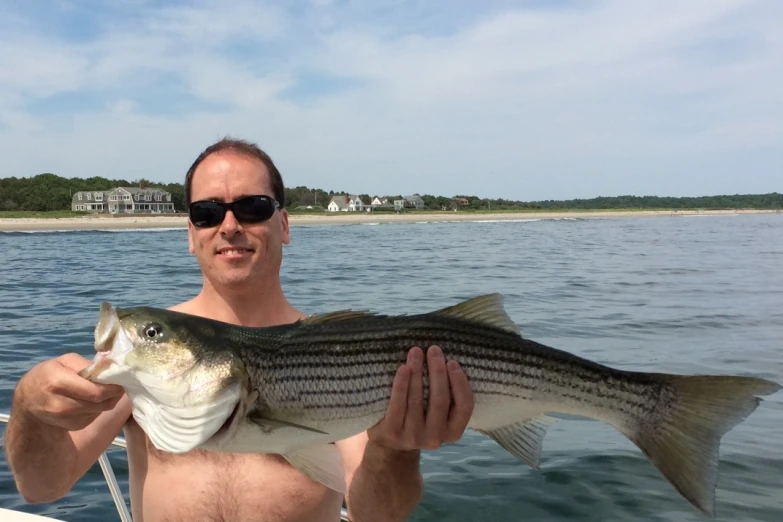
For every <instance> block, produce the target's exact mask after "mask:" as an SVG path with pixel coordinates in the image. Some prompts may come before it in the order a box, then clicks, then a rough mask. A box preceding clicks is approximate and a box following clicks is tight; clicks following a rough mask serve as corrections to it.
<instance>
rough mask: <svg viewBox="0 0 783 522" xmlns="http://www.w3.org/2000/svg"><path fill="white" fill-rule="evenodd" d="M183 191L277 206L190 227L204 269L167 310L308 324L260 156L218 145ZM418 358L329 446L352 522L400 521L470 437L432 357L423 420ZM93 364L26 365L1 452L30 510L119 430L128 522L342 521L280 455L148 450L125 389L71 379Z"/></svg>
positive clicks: (331, 498)
mask: <svg viewBox="0 0 783 522" xmlns="http://www.w3.org/2000/svg"><path fill="white" fill-rule="evenodd" d="M185 192H186V196H185V197H186V203H187V204H189V203H190V202H192V201H203V200H215V201H224V202H232V201H236V200H238V199H240V198H242V197H244V196H250V195H267V196H271V197H272V198H274V200H276V201H277V202H279V203H280V206H279V208H277V209H274V208H272V209H271V211H270V212H269V214H271V215H270V216H269V217H268V219H266V220H265V221H262V222H251V221H252V219H248V217H247V216H245V215H244V213H245V212H246V211H247V206H246V207H245V209H244V211H245V212H243V209H239V210H237V211H236V212H237V213H239V214H240V216H239V217H238V216H237V215H236V213H235V212H234V211H227V212H226V213H225V217H224V219H223V220H222V221H220V222H215V223H201V225H206V226H202V227H200V228H197V227H195V226H194V224H193V222H192V220H190V221H189V222H188V237H189V250H190V252H191V253H192V254H194V255H195V256H196V259H197V260H198V263H199V265H200V266H201V270H202V272H203V276H204V282H203V287H202V289H201V292H200V293H199V294H198V295H197V296H196V297H195V298H193V299H192V300H190V301H187V302H185V303H182V304H179V305H177V306H174V307H173V308H172V309H174V310H179V311H182V312H187V313H190V314H195V315H200V316H204V317H210V318H212V319H217V320H221V321H226V322H231V323H235V324H239V325H246V326H268V325H276V324H283V323H290V322H293V321H296V320H297V319H299V318H301V317H304V316H305V314H303V313H302V312H300V311H299V310H297V309H295V308H294V307H293V306H292V305H291V304H290V303H289V302H288V300H287V299H286V297H285V296H284V294H283V290H282V288H281V286H280V277H279V271H280V265H281V260H282V251H283V245H284V244H287V243H288V242H289V228H288V214H287V212H286V211H285V209H284V191H283V181H282V179H281V177H280V174H279V172H278V171H277V169H276V168H275V166H274V164H273V163H272V161H271V159H270V158H269V157H268V156H267V155H266V154H265V153H263V152H262V151H261V150H259V149H258V148H257V147H256V146H255V145H252V144H249V143H246V142H243V141H239V140H221V141H219V142H218V143H216V144H215V145H212V146H211V147H209V148H207V149H206V150H205V151H204V152H203V153H202V154H201V155H200V156H199V157H198V158H197V159H196V161H195V162H194V164H193V166H192V167H191V168H190V170H189V171H188V174H187V176H186V180H185ZM259 205H262V203H259ZM218 217H219V216H218ZM264 217H266V216H264ZM216 221H217V220H216ZM209 225H212V226H209ZM422 354H423V352H422V350H421V349H420V348H419V347H412V349H411V351H410V353H409V356H408V361H407V363H406V364H405V365H403V366H401V367H400V369H399V371H398V373H397V375H396V378H395V381H394V387H393V391H392V400H391V402H390V405H389V408H388V410H387V412H386V415H385V417H384V419H383V420H382V421H381V422H380V423H378V424H377V425H376V426H374V427H373V428H371V429H370V430H368V431H367V432H365V433H362V434H360V435H357V436H355V437H352V438H350V439H347V440H344V441H339V442H338V443H337V444H336V445H337V447H338V448H339V450H340V452H341V455H342V458H343V463H344V466H345V472H346V477H345V478H346V485H347V494H346V499H345V501H346V505H347V508H348V512H349V516H350V517H351V519H352V520H355V521H373V522H382V521H387V520H388V521H393V520H405V519H406V518H407V517H408V516H409V515H410V513H411V512H412V511H413V509H414V508H415V507H416V505H417V504H418V502H419V500H420V498H421V495H422V490H423V485H422V478H421V474H420V472H419V450H420V449H424V448H437V447H439V446H440V445H441V444H443V443H444V442H454V441H456V440H458V439H459V438H460V437H461V436H462V433H463V431H464V430H465V428H466V426H467V423H468V420H469V418H470V415H471V413H472V411H473V404H474V403H473V395H472V392H471V388H470V384H469V383H468V380H467V377H466V376H465V374H464V372H463V371H462V370H461V369H460V367H459V365H458V364H456V362H455V361H449V362H448V364H446V361H445V360H444V358H443V355H442V352H441V351H440V350H439V349H438V348H437V347H436V348H435V349H431V350H428V354H427V358H428V360H427V363H428V368H429V379H430V383H431V400H430V401H429V403H428V410H427V411H424V408H423V406H422V404H423V401H422V358H423V355H422ZM88 364H89V361H88V360H87V359H84V358H83V357H80V356H79V355H76V354H67V355H63V356H61V357H57V358H55V359H52V360H48V361H45V362H42V363H40V364H38V365H37V366H35V367H34V368H33V369H32V370H30V372H29V373H27V374H26V375H25V376H24V377H22V379H21V380H20V381H19V383H18V385H17V387H16V390H15V393H14V400H13V405H12V413H11V422H10V423H9V425H8V428H7V431H6V436H5V448H6V457H7V460H8V463H9V466H10V468H11V471H12V472H13V474H14V478H15V481H16V485H17V488H18V489H19V491H20V493H21V494H22V496H23V497H24V499H25V500H26V501H28V502H31V503H42V502H51V501H54V500H56V499H58V498H60V497H63V496H64V495H66V494H67V493H68V491H70V489H71V488H72V487H73V485H74V484H75V483H76V481H77V480H79V478H81V477H82V475H84V473H86V472H87V470H88V469H89V468H90V467H91V466H92V465H93V464H94V463H95V462H96V461H97V459H98V457H99V456H100V454H101V453H102V452H103V451H104V450H106V449H107V448H108V446H109V444H110V443H111V441H112V439H113V438H114V437H115V436H117V435H118V434H119V433H120V430H124V433H125V437H126V440H127V443H128V461H129V468H130V471H129V473H130V479H129V484H130V497H131V508H132V513H133V518H134V521H135V522H158V521H161V522H162V521H180V520H181V521H193V520H198V521H245V520H248V521H249V520H253V521H261V520H265V521H267V520H268V521H299V520H301V521H305V520H306V521H329V522H335V521H337V520H338V519H339V510H340V507H341V504H342V501H343V498H342V496H341V495H339V494H337V493H335V492H334V491H331V490H329V489H327V488H325V487H324V486H322V485H320V484H318V483H315V482H313V481H311V480H310V479H308V478H307V477H305V476H304V475H302V474H301V473H299V472H298V471H297V470H295V469H294V468H292V467H291V466H290V465H289V464H288V463H287V462H286V461H284V460H282V458H280V457H277V456H275V455H264V454H251V455H248V454H242V455H240V454H225V453H209V452H205V451H201V450H197V451H193V452H191V453H189V454H185V455H173V454H166V453H163V452H160V451H158V450H156V449H155V448H154V447H153V446H152V445H151V444H150V442H149V440H148V439H147V437H146V435H145V434H144V432H143V431H142V430H141V428H140V427H139V425H138V424H136V422H135V421H134V420H133V417H132V416H131V403H130V400H129V399H128V397H127V396H126V395H124V393H123V390H122V388H119V387H117V386H113V385H98V384H93V383H91V382H89V381H87V380H85V379H82V378H81V377H79V376H78V375H77V372H78V371H79V370H81V369H82V368H84V367H85V366H87V365H88Z"/></svg>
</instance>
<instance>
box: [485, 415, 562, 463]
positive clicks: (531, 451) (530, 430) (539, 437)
mask: <svg viewBox="0 0 783 522" xmlns="http://www.w3.org/2000/svg"><path fill="white" fill-rule="evenodd" d="M555 422H557V419H556V418H554V417H550V416H548V415H538V416H537V417H533V418H530V419H526V420H524V421H521V422H517V423H515V424H509V425H507V426H501V427H500V428H495V429H492V430H476V431H478V432H479V433H481V434H483V435H486V436H487V437H489V438H491V439H493V440H494V441H495V442H497V443H498V444H499V445H500V446H501V447H502V448H503V449H505V450H506V451H508V452H509V453H511V454H512V455H514V456H515V457H517V458H518V459H520V460H522V461H523V462H525V463H526V464H527V465H528V466H530V467H531V468H533V469H535V470H538V463H539V460H540V458H541V449H542V448H543V445H544V437H545V436H546V430H547V429H549V427H550V426H551V425H552V424H554V423H555Z"/></svg>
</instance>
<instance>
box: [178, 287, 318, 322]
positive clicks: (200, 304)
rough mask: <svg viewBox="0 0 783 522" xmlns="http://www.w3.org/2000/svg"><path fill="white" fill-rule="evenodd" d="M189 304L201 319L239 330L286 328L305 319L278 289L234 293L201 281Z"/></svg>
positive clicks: (264, 288)
mask: <svg viewBox="0 0 783 522" xmlns="http://www.w3.org/2000/svg"><path fill="white" fill-rule="evenodd" d="M193 304H194V306H195V307H196V308H197V309H198V310H199V311H200V312H201V313H202V314H203V315H205V316H208V317H210V318H212V319H217V320H218V321H225V322H228V323H233V324H240V325H242V326H273V325H278V324H286V323H291V322H294V321H296V320H297V319H299V318H301V317H304V316H305V314H303V313H302V312H300V311H299V310H297V309H296V308H294V307H293V306H292V305H291V304H290V303H289V302H288V299H286V297H285V295H284V294H283V290H282V288H280V285H269V286H267V287H252V288H245V289H242V290H241V291H234V290H231V289H216V288H215V287H213V286H212V285H211V284H210V283H209V281H204V287H203V288H202V289H201V292H200V293H199V295H198V296H196V298H195V299H194V300H193Z"/></svg>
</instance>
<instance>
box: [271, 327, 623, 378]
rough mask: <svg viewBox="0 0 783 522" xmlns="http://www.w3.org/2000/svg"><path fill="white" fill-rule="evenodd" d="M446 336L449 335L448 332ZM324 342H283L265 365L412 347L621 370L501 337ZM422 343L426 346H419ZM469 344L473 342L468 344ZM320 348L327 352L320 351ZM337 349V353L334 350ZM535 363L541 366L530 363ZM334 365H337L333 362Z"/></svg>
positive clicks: (592, 371)
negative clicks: (297, 359) (324, 347)
mask: <svg viewBox="0 0 783 522" xmlns="http://www.w3.org/2000/svg"><path fill="white" fill-rule="evenodd" d="M449 333H450V332H449ZM332 337H333V338H330V339H329V340H328V342H314V340H313V339H310V338H308V339H299V340H300V341H301V342H298V343H293V342H290V340H285V342H283V344H282V345H281V347H280V350H279V351H278V352H277V354H276V357H275V358H274V359H269V360H267V361H266V362H267V363H268V364H270V365H273V366H272V367H280V366H284V365H285V362H284V361H285V360H290V359H291V358H294V357H312V358H314V359H315V361H314V364H318V363H319V362H321V361H323V360H325V359H326V358H330V359H334V360H335V361H337V360H342V359H345V358H351V357H368V358H370V357H373V356H380V355H381V354H382V353H386V356H387V357H388V356H389V355H391V356H392V357H395V359H396V358H397V355H399V354H402V353H405V354H407V352H408V350H409V349H410V348H411V347H413V346H424V347H427V346H430V345H432V344H435V345H438V346H440V347H441V349H442V350H443V352H444V355H445V357H446V358H447V359H458V358H459V357H466V356H473V357H475V356H476V354H477V353H482V355H483V356H484V357H486V358H490V359H493V360H497V361H501V362H503V363H506V364H523V363H524V364H538V365H539V366H541V367H544V365H547V366H548V367H549V365H556V364H562V365H565V366H567V367H568V368H569V373H570V374H572V375H574V376H577V377H581V378H584V379H587V378H589V377H593V378H594V379H595V378H596V371H599V372H601V373H610V374H617V376H619V374H621V373H623V372H622V370H615V369H612V368H609V367H606V366H603V365H601V364H599V363H595V362H593V361H589V360H587V359H583V358H581V357H579V356H576V355H574V354H571V353H568V352H563V351H560V350H556V349H554V348H550V347H548V346H545V345H541V344H539V343H536V342H535V341H530V340H527V339H522V338H513V337H512V338H509V337H508V336H505V337H503V338H501V339H498V340H497V341H498V342H492V339H485V338H479V337H477V338H476V339H466V338H459V337H457V338H451V337H452V336H451V335H448V336H446V335H442V336H440V337H436V336H431V337H429V338H428V339H426V340H425V339H424V338H423V337H422V336H420V335H419V336H417V335H416V334H415V333H413V334H412V333H411V332H406V333H405V335H400V336H399V337H383V338H382V339H366V338H359V339H348V338H343V337H340V336H339V335H338V334H334V335H333V336H332ZM423 341H426V342H423ZM471 341H473V342H471ZM322 346H327V347H328V348H326V349H323V348H321V347H322ZM337 347H339V349H337ZM399 360H400V361H401V362H402V361H404V356H402V355H400V356H399ZM535 360H539V361H541V362H538V363H533V362H532V361H535ZM335 364H339V363H337V362H335Z"/></svg>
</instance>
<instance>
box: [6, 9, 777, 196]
mask: <svg viewBox="0 0 783 522" xmlns="http://www.w3.org/2000/svg"><path fill="white" fill-rule="evenodd" d="M315 4H316V5H314V6H313V7H311V8H308V7H307V6H302V5H297V6H296V7H295V8H293V9H292V11H290V12H284V11H282V10H280V9H279V8H275V7H270V6H267V5H263V4H255V3H251V2H242V3H239V4H237V5H236V8H233V7H232V9H226V8H225V7H224V6H222V4H219V3H214V2H210V3H199V4H194V5H188V6H185V7H166V8H162V9H159V8H156V7H152V6H151V5H150V4H144V5H141V6H140V7H139V6H137V7H134V8H133V10H132V11H133V16H128V17H123V16H118V15H117V14H116V13H115V16H114V17H113V18H110V19H109V21H108V22H105V21H104V22H99V23H102V24H104V25H102V26H100V27H101V28H102V31H100V32H99V35H98V36H97V37H95V38H94V39H93V40H90V41H88V42H86V43H85V42H80V43H79V42H69V41H68V40H66V39H55V38H54V37H51V36H47V35H45V34H42V33H40V32H39V33H36V32H34V31H32V32H31V31H29V30H28V31H26V32H27V33H28V34H29V36H26V37H24V38H21V36H22V35H20V34H19V33H13V32H12V33H10V36H5V37H4V36H2V35H0V114H2V115H3V116H0V143H1V144H0V151H5V152H10V151H13V154H11V156H13V158H12V159H11V160H9V161H6V164H5V168H4V171H0V176H4V175H32V174H35V173H37V172H40V171H45V170H48V171H53V172H58V173H61V174H63V175H74V176H76V175H78V176H91V175H106V176H110V177H125V178H129V179H132V178H134V177H142V176H144V177H148V178H154V179H161V180H165V181H181V180H182V177H183V176H184V172H185V169H186V168H187V166H189V164H190V162H191V161H192V159H193V158H194V157H195V156H196V155H197V154H198V152H200V150H201V149H202V148H203V147H204V146H206V145H207V144H208V143H209V142H210V141H211V140H214V139H216V138H217V137H219V136H221V135H223V134H226V133H230V134H233V135H238V136H243V137H247V138H249V139H253V140H256V141H258V142H259V143H260V144H261V146H262V147H264V148H265V149H267V150H268V152H269V153H270V154H271V155H272V156H273V158H275V160H276V161H277V162H278V163H279V164H280V166H281V169H282V170H283V173H284V175H285V176H286V180H287V182H288V183H289V184H292V185H298V184H307V185H310V186H319V187H322V188H325V189H327V190H328V189H330V188H334V189H341V190H351V191H355V192H369V193H378V192H380V193H410V192H415V191H418V192H421V193H440V194H446V195H449V194H455V193H474V194H479V195H484V196H495V197H497V196H504V197H515V198H523V199H538V198H560V197H590V196H594V195H598V194H618V193H620V194H623V193H656V194H661V195H666V194H673V195H677V194H687V195H693V194H701V193H712V192H713V189H714V190H726V191H731V192H746V191H771V190H780V187H779V185H776V184H775V183H774V182H773V181H774V180H775V179H777V178H774V176H776V175H779V165H780V158H781V156H782V154H781V150H783V128H781V125H780V124H779V122H780V121H782V120H781V118H783V106H782V105H781V101H780V98H779V93H778V91H779V86H780V85H783V72H782V71H783V51H782V50H781V49H782V48H783V45H782V43H781V39H780V37H779V36H778V33H777V28H776V25H775V22H774V20H775V19H776V17H777V18H778V19H779V18H780V15H781V14H783V6H781V5H780V4H778V3H775V2H773V1H771V0H768V1H766V2H764V1H745V0H698V1H692V2H687V3H682V2H676V1H673V0H662V1H658V2H654V3H650V2H641V1H638V2H637V1H621V0H606V1H597V0H596V1H591V2H587V3H583V4H575V5H573V6H571V5H568V4H567V5H566V6H565V7H560V8H555V9H550V8H546V7H543V8H541V7H537V8H517V9H500V8H493V7H492V6H489V7H488V8H487V11H486V12H485V13H484V15H482V16H479V17H474V18H472V19H470V18H469V17H465V19H467V20H468V22H467V23H466V22H465V21H464V20H463V21H462V22H461V23H459V24H456V25H455V26H453V27H451V29H450V30H448V28H444V27H438V28H437V30H436V28H432V30H431V31H424V30H420V31H418V32H416V31H413V30H412V29H411V25H410V24H409V23H408V22H409V21H410V19H411V18H413V15H410V16H408V15H406V14H405V13H402V11H401V14H400V18H399V19H393V18H392V19H388V18H387V16H388V15H387V14H386V13H389V12H390V11H389V8H388V6H383V7H384V9H383V10H382V12H383V13H385V15H384V17H381V18H378V17H373V16H371V14H372V9H370V8H368V7H366V5H365V4H362V6H360V7H352V4H348V5H347V7H346V6H345V5H344V4H342V3H331V2H315ZM449 5H451V4H449ZM456 5H457V8H459V4H456ZM405 8H410V9H411V12H415V13H417V14H418V13H419V11H420V10H421V9H427V8H430V9H431V7H429V4H418V3H415V2H414V3H412V4H403V6H402V7H401V10H404V9H405ZM442 8H443V9H447V8H448V5H444V6H443V7H442ZM378 9H380V8H378ZM126 18H127V20H126ZM420 18H421V19H422V20H430V19H432V20H437V17H435V16H431V17H429V18H428V17H426V16H424V15H422V16H421V17H420ZM29 26H30V23H29V21H27V27H28V29H29ZM5 27H6V28H7V27H8V25H5ZM416 27H418V26H416ZM6 34H8V33H6ZM303 74H309V75H312V74H316V78H318V75H321V76H324V77H335V78H343V79H346V80H347V81H349V83H350V86H351V87H350V89H342V90H341V89H336V90H335V91H334V92H330V91H324V92H323V93H321V92H319V91H320V90H321V86H319V84H317V83H315V84H311V85H303V86H302V85H297V82H299V81H300V78H302V75H303ZM304 77H310V76H304ZM314 81H317V80H314ZM172 85H177V89H176V90H175V92H176V93H180V97H185V98H184V99H177V100H175V101H179V102H181V103H183V104H185V106H186V107H188V110H187V111H185V110H184V109H181V110H179V111H177V112H176V113H174V114H171V113H169V112H167V111H166V110H163V111H160V110H159V109H160V105H163V106H164V108H165V106H166V102H161V103H158V104H155V103H153V105H154V106H155V107H156V109H155V110H157V111H158V113H156V112H154V111H153V109H151V108H149V107H147V104H148V103H150V100H155V99H156V96H168V97H171V96H175V95H174V94H172V93H171V92H167V91H166V90H165V87H172ZM289 88H297V90H298V91H299V93H300V94H298V95H297V96H296V97H291V95H290V94H289V91H288V89H289ZM309 91H313V93H314V94H318V95H317V96H309V95H308V92H309ZM67 92H95V93H96V95H97V96H101V97H102V98H103V99H104V100H106V101H105V103H104V106H105V107H106V110H105V111H103V112H94V111H93V112H89V113H80V112H76V111H74V112H68V111H65V112H64V113H63V112H58V113H57V114H56V115H55V114H51V115H46V114H44V115H40V114H39V115H37V116H33V115H31V114H30V113H29V112H28V107H29V106H30V103H34V102H35V101H36V100H40V99H43V98H46V97H47V96H50V95H52V94H58V93H67ZM156 93H164V94H156ZM161 99H162V98H161ZM205 104H208V105H205ZM215 104H217V105H216V106H217V109H216V108H215ZM41 129H44V130H43V131H42V130H41ZM85 144H88V145H87V146H85ZM5 156H6V157H8V156H9V154H5ZM737 165H752V169H742V170H738V169H737ZM749 171H752V173H751V174H749V173H748V172H749ZM707 177H709V179H710V180H711V183H710V184H709V185H705V183H704V180H705V179H707ZM716 180H717V181H716Z"/></svg>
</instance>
